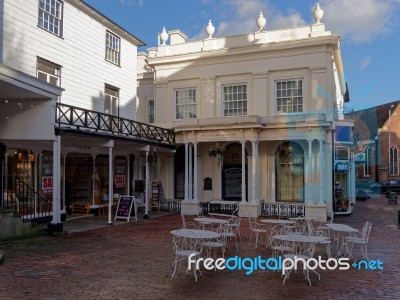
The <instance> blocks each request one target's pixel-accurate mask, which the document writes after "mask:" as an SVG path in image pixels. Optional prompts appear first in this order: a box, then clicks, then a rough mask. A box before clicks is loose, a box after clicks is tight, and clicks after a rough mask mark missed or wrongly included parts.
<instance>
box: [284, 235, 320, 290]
mask: <svg viewBox="0 0 400 300" xmlns="http://www.w3.org/2000/svg"><path fill="white" fill-rule="evenodd" d="M305 239H306V240H305V241H304V242H301V243H300V242H299V243H297V242H296V243H292V244H291V251H292V252H291V253H287V254H284V255H283V257H284V258H289V259H291V260H292V261H294V260H295V259H297V260H299V259H303V260H304V261H305V262H307V260H308V259H310V258H312V257H313V256H314V252H315V244H314V243H312V242H311V241H310V240H307V239H308V237H307V236H305ZM299 268H302V269H303V273H304V276H305V278H306V279H307V280H308V283H309V284H310V286H311V280H310V272H309V269H308V268H307V267H306V266H304V264H303V262H300V263H298V264H297V269H299ZM293 269H294V267H293V268H291V269H289V270H287V271H286V273H285V275H284V278H283V284H285V282H286V280H287V279H289V275H290V273H291V272H292V271H293ZM311 271H313V272H314V273H315V274H317V275H318V279H319V280H320V275H319V273H318V272H316V271H315V270H311Z"/></svg>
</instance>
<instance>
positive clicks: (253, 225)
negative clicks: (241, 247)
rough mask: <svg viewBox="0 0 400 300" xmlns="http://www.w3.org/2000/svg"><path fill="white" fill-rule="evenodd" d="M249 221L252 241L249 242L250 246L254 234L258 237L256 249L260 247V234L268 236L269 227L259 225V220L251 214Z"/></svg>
mask: <svg viewBox="0 0 400 300" xmlns="http://www.w3.org/2000/svg"><path fill="white" fill-rule="evenodd" d="M248 220H249V226H250V240H249V245H250V243H251V240H252V237H253V233H255V235H256V248H257V245H258V235H259V234H261V235H262V234H266V233H267V232H268V227H266V226H264V225H263V224H258V223H257V218H256V217H254V216H252V215H251V214H249V217H248Z"/></svg>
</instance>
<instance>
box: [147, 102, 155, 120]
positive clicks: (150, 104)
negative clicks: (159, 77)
mask: <svg viewBox="0 0 400 300" xmlns="http://www.w3.org/2000/svg"><path fill="white" fill-rule="evenodd" d="M154 111H155V110H154V100H147V122H149V123H154V122H155V114H154Z"/></svg>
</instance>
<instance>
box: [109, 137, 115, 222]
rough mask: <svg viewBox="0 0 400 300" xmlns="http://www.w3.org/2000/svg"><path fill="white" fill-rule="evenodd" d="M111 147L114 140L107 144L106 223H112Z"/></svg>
mask: <svg viewBox="0 0 400 300" xmlns="http://www.w3.org/2000/svg"><path fill="white" fill-rule="evenodd" d="M113 147H114V142H113V141H111V142H110V143H109V145H108V225H112V224H113V222H112V219H111V214H112V206H113V201H114V199H113V197H114V191H113Z"/></svg>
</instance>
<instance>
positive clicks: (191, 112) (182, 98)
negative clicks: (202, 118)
mask: <svg viewBox="0 0 400 300" xmlns="http://www.w3.org/2000/svg"><path fill="white" fill-rule="evenodd" d="M174 95H175V112H176V113H175V118H176V119H177V120H179V119H193V118H197V104H196V90H195V89H191V88H190V89H178V90H175V91H174Z"/></svg>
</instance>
